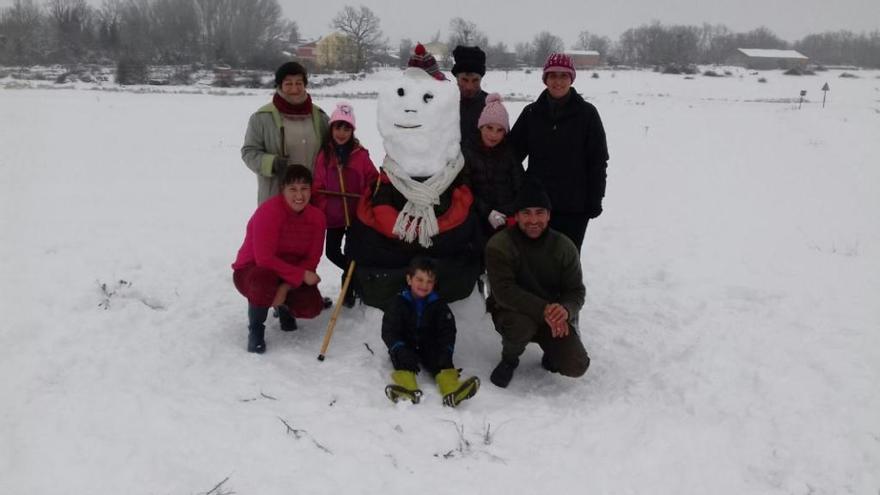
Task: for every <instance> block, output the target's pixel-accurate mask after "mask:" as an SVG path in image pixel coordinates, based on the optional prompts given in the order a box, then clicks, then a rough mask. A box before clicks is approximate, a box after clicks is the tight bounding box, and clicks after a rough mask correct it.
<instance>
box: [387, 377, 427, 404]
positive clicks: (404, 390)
mask: <svg viewBox="0 0 880 495" xmlns="http://www.w3.org/2000/svg"><path fill="white" fill-rule="evenodd" d="M391 381H393V382H394V383H392V384H390V385H388V386H387V387H385V396H386V397H388V398H389V399H391V400H392V401H393V402H397V401H399V400H408V401H410V402H412V403H413V404H418V403H419V401H420V400H421V399H422V391H421V390H419V384H418V382H416V374H415V372H412V371H408V370H394V372H392V373H391Z"/></svg>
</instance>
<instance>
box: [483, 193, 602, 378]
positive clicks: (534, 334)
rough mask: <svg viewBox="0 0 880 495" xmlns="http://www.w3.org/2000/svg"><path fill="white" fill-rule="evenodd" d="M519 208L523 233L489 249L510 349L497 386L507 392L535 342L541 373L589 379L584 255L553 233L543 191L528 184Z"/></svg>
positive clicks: (511, 230)
mask: <svg viewBox="0 0 880 495" xmlns="http://www.w3.org/2000/svg"><path fill="white" fill-rule="evenodd" d="M515 208H516V213H515V215H514V219H515V220H516V225H512V226H510V227H508V228H507V229H505V230H503V231H502V232H500V233H498V234H496V235H495V236H494V237H492V239H490V240H489V244H488V245H487V246H486V271H487V272H488V275H489V286H490V288H491V292H492V295H491V296H489V300H488V301H487V304H488V307H489V310H490V312H491V313H492V320H493V322H494V323H495V330H496V331H498V333H500V334H501V343H502V350H501V362H500V363H499V364H498V366H496V367H495V369H494V370H493V371H492V375H491V376H490V380H491V381H492V383H494V384H495V385H497V386H499V387H506V386H507V385H508V384H509V383H510V380H511V378H513V372H514V370H515V369H516V367H517V366H518V365H519V356H520V355H521V354H522V353H523V351H525V348H526V345H528V343H529V342H537V343H538V345H539V346H541V349H543V350H544V357H543V358H542V359H541V366H543V367H544V368H545V369H547V370H548V371H551V372H557V373H560V374H562V375H565V376H572V377H578V376H581V375H583V374H584V373H586V371H587V368H588V367H589V366H590V358H589V356H588V355H587V351H586V350H585V349H584V345H583V343H581V339H580V337H579V336H578V333H577V319H578V313H579V312H580V310H581V307H583V305H584V296H585V294H586V288H585V287H584V282H583V279H582V276H581V262H580V255H579V253H578V249H577V247H575V245H574V243H572V242H571V240H569V238H568V237H566V236H565V235H563V234H560V233H559V232H557V231H555V230H551V229H550V228H548V224H549V222H550V209H551V205H550V198H549V197H548V196H547V193H546V191H545V190H544V188H543V186H542V185H541V184H540V183H538V182H536V181H534V180H528V181H526V182H525V183H524V184H523V186H522V189H521V190H520V192H519V195H518V196H517V199H516V203H515Z"/></svg>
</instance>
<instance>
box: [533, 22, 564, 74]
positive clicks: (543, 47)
mask: <svg viewBox="0 0 880 495" xmlns="http://www.w3.org/2000/svg"><path fill="white" fill-rule="evenodd" d="M532 48H533V50H534V51H533V52H532V64H533V65H535V66H542V65H544V61H546V60H547V57H549V56H550V54H551V53H558V52H561V51H563V50H565V44H564V43H563V42H562V38H560V37H559V36H556V35H555V34H553V33H551V32H549V31H541V32H540V33H538V34H537V35H535V39H534V41H532Z"/></svg>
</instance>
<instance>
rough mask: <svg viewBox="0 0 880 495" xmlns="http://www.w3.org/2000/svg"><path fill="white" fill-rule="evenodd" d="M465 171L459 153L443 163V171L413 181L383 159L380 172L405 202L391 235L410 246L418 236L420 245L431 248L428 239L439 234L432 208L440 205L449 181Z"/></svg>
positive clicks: (395, 165) (394, 162)
mask: <svg viewBox="0 0 880 495" xmlns="http://www.w3.org/2000/svg"><path fill="white" fill-rule="evenodd" d="M463 167H464V157H463V156H462V154H461V152H459V153H458V155H457V156H456V157H455V159H453V160H452V161H449V162H447V163H446V165H445V166H444V167H443V169H442V170H441V171H440V172H439V173H437V174H434V175H433V176H431V177H429V178H428V180H426V181H424V182H419V181H416V180H413V179H412V178H411V177H410V176H409V175H407V174H406V172H405V171H404V170H403V168H401V166H400V164H398V163H397V162H396V161H394V160H393V159H392V158H391V157H389V156H387V155H386V156H385V161H384V162H383V163H382V170H384V171H385V175H387V176H388V179H389V180H391V185H392V186H394V188H395V189H397V190H398V191H400V193H401V194H403V196H404V197H405V198H406V200H407V201H406V204H405V205H404V206H403V209H401V210H400V213H399V214H398V215H397V221H396V222H394V229H393V230H392V232H393V233H394V234H395V235H397V237H398V238H399V239H401V240H403V241H406V242H413V241H414V240H415V239H416V236H418V240H419V244H421V245H422V246H424V247H426V248H428V247H431V244H432V241H431V238H432V237H434V236H435V235H437V234H439V233H440V228H439V226H438V225H437V216H436V215H434V205H438V204H440V194H442V193H443V192H444V191H446V189H447V188H449V185H450V184H452V181H453V180H455V178H456V177H458V173H459V172H461V169H462V168H463Z"/></svg>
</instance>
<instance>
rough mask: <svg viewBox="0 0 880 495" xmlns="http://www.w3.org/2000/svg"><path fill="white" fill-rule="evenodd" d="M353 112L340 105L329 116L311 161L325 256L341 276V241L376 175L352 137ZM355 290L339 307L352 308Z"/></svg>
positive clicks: (366, 153) (343, 260)
mask: <svg viewBox="0 0 880 495" xmlns="http://www.w3.org/2000/svg"><path fill="white" fill-rule="evenodd" d="M355 127H356V126H355V117H354V108H353V107H352V106H351V103H348V102H342V103H339V104H338V105H336V109H335V110H333V113H332V114H331V115H330V132H329V133H328V135H327V137H326V138H325V139H324V143H323V145H322V146H321V151H320V152H318V156H317V157H315V167H314V168H315V183H314V191H315V194H314V195H313V196H312V198H313V199H312V202H313V203H314V204H315V206H317V207H318V208H320V209H321V210H323V211H324V214H325V215H326V216H327V242H326V254H327V259H329V260H330V261H331V262H332V263H333V264H334V265H336V266H338V267H339V268H340V269H341V270H342V272H343V279H344V277H345V271H346V270H348V265H349V261H350V260H349V259H348V258H347V257H346V256H345V255H344V254H343V253H342V239H343V238H345V237H346V233H347V232H348V228H349V227H351V222H352V221H353V220H354V217H355V215H356V214H357V204H358V199H359V198H360V196H361V195H362V194H363V192H364V191H365V190H368V189H369V188H370V187H372V186H374V185H375V184H376V180H377V179H378V177H379V172H378V171H377V170H376V166H375V165H373V161H372V160H370V153H369V151H367V149H366V148H364V147H363V146H361V144H360V142H359V141H358V140H357V138H356V137H355V136H354V131H355ZM352 280H354V278H352ZM356 289H357V288H356V287H354V288H349V291H348V293H347V294H346V295H345V299H344V300H343V303H344V304H345V305H346V306H347V307H352V306H354V303H355V295H356V293H357V290H356Z"/></svg>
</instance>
